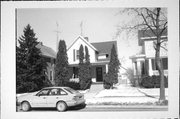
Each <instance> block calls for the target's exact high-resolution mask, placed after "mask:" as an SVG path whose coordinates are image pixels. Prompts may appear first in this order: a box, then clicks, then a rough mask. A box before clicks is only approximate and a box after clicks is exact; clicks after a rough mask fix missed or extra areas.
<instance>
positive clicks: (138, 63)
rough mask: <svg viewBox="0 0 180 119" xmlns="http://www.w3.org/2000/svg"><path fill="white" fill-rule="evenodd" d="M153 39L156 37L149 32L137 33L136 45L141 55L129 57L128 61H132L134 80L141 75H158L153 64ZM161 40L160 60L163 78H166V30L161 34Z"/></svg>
mask: <svg viewBox="0 0 180 119" xmlns="http://www.w3.org/2000/svg"><path fill="white" fill-rule="evenodd" d="M155 39H156V37H155V36H154V35H153V33H152V32H151V31H150V30H147V31H142V30H141V31H139V32H138V43H139V46H142V53H141V54H138V55H134V56H131V57H130V59H132V63H133V70H134V76H135V77H136V78H139V77H141V76H142V75H148V76H152V75H159V72H158V70H157V67H156V64H155V49H154V44H155V42H156V41H155ZM161 39H163V40H164V42H163V43H162V47H161V49H160V58H161V60H162V64H163V68H164V74H165V76H168V55H167V45H168V42H167V41H168V37H167V30H165V31H164V32H163V34H162V36H161Z"/></svg>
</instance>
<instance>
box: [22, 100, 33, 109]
mask: <svg viewBox="0 0 180 119" xmlns="http://www.w3.org/2000/svg"><path fill="white" fill-rule="evenodd" d="M30 108H31V106H30V104H29V102H23V103H22V104H21V109H22V110H23V111H29V110H30Z"/></svg>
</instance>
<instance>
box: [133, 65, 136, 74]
mask: <svg viewBox="0 0 180 119" xmlns="http://www.w3.org/2000/svg"><path fill="white" fill-rule="evenodd" d="M133 71H134V76H136V63H135V62H133Z"/></svg>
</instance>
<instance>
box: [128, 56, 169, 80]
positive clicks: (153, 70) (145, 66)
mask: <svg viewBox="0 0 180 119" xmlns="http://www.w3.org/2000/svg"><path fill="white" fill-rule="evenodd" d="M130 59H131V60H132V65H133V66H132V67H133V71H134V78H136V79H139V78H141V76H143V75H146V76H152V75H159V72H158V70H157V67H156V64H155V58H153V57H148V58H147V57H146V56H145V55H144V54H141V55H135V56H132V57H130ZM161 60H162V64H163V68H164V75H165V76H168V61H167V57H161Z"/></svg>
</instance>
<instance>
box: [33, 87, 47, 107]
mask: <svg viewBox="0 0 180 119" xmlns="http://www.w3.org/2000/svg"><path fill="white" fill-rule="evenodd" d="M49 91H50V90H49V89H43V90H41V91H40V92H39V93H37V94H36V95H35V96H34V98H33V101H32V103H33V106H34V107H47V97H48V95H49Z"/></svg>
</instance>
